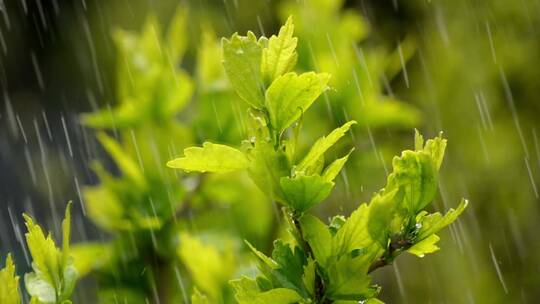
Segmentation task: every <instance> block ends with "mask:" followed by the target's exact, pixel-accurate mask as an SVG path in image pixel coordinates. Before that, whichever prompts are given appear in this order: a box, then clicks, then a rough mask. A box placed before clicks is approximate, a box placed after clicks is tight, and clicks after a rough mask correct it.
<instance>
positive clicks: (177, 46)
mask: <svg viewBox="0 0 540 304" xmlns="http://www.w3.org/2000/svg"><path fill="white" fill-rule="evenodd" d="M187 18H188V14H187V9H186V8H185V7H184V6H183V5H179V6H178V8H177V9H176V13H175V14H174V16H173V19H172V21H171V25H170V26H169V30H168V33H167V51H168V55H169V56H170V59H169V60H171V61H172V62H171V64H172V65H173V66H174V65H176V64H177V63H178V61H179V60H180V59H181V58H182V56H183V55H184V52H185V49H186V46H187V42H188V39H187V31H186V24H187Z"/></svg>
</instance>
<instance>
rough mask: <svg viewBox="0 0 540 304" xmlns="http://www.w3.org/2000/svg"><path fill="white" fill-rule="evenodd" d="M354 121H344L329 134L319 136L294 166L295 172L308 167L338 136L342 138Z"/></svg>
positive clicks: (302, 170)
mask: <svg viewBox="0 0 540 304" xmlns="http://www.w3.org/2000/svg"><path fill="white" fill-rule="evenodd" d="M355 123H356V121H354V120H352V121H349V122H347V123H345V124H344V125H343V126H341V127H339V128H337V129H335V130H333V131H332V132H331V133H330V134H328V135H326V136H323V137H321V138H319V139H318V140H317V141H316V142H315V144H314V145H313V147H311V149H310V150H309V152H308V154H307V155H306V156H305V157H304V158H303V159H302V161H301V162H300V164H299V165H298V166H297V167H296V168H295V170H296V171H297V172H304V171H306V170H307V169H308V168H309V167H311V166H313V165H314V164H315V163H316V162H317V160H318V159H319V158H320V157H321V156H322V155H324V153H325V152H326V151H327V150H328V149H330V147H332V146H333V145H334V144H335V143H336V142H337V141H338V140H339V139H340V138H342V137H343V136H344V135H345V133H347V131H349V129H350V128H351V126H352V125H354V124H355Z"/></svg>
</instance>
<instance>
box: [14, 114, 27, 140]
mask: <svg viewBox="0 0 540 304" xmlns="http://www.w3.org/2000/svg"><path fill="white" fill-rule="evenodd" d="M15 119H17V125H18V126H19V129H20V130H21V134H22V137H23V139H24V143H25V144H28V139H27V138H26V132H24V128H23V126H22V123H21V119H20V118H19V115H15Z"/></svg>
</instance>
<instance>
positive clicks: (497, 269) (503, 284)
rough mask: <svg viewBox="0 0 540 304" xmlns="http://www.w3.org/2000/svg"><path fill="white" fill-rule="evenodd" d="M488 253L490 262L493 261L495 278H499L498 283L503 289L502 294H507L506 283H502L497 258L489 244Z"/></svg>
mask: <svg viewBox="0 0 540 304" xmlns="http://www.w3.org/2000/svg"><path fill="white" fill-rule="evenodd" d="M489 252H490V253H491V261H493V265H495V270H496V271H497V276H498V277H499V281H500V282H501V285H502V287H503V289H504V293H505V294H508V289H507V288H506V283H505V282H504V278H503V276H502V273H501V269H500V268H499V263H498V262H497V258H496V257H495V253H494V252H493V247H491V243H489Z"/></svg>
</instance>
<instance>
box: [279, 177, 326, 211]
mask: <svg viewBox="0 0 540 304" xmlns="http://www.w3.org/2000/svg"><path fill="white" fill-rule="evenodd" d="M280 185H281V189H282V190H283V195H284V196H285V200H286V204H287V205H288V206H290V207H291V208H293V210H295V211H297V212H300V213H302V212H305V211H307V210H308V209H310V208H311V207H313V206H315V205H317V204H318V203H320V202H322V201H323V200H324V199H325V198H326V197H327V196H328V195H329V194H330V192H331V191H332V188H334V183H333V182H329V181H326V180H325V179H324V178H323V177H321V176H320V175H309V176H306V175H297V176H295V177H282V178H281V179H280Z"/></svg>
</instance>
